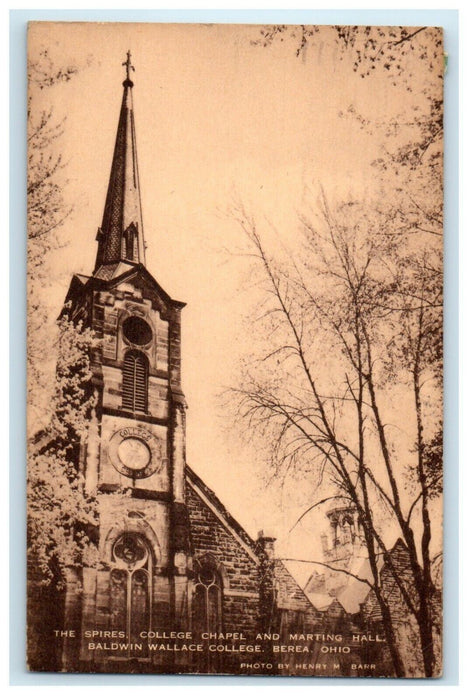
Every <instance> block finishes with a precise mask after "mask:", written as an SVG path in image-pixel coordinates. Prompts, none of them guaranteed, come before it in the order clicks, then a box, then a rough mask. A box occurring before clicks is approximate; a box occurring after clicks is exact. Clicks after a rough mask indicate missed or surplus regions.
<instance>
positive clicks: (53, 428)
mask: <svg viewBox="0 0 468 700" xmlns="http://www.w3.org/2000/svg"><path fill="white" fill-rule="evenodd" d="M77 71H78V68H77V66H74V65H68V66H65V67H57V66H56V65H55V64H54V62H53V61H52V60H51V58H50V56H49V52H48V51H47V50H41V51H39V53H38V54H37V56H36V57H33V58H30V60H29V63H28V81H29V92H28V182H27V205H28V206H27V211H28V268H27V284H28V288H27V293H28V352H27V361H28V423H29V429H30V433H31V436H30V440H29V446H28V458H29V459H28V484H27V488H28V564H29V566H30V567H31V576H32V578H33V579H34V580H35V581H36V582H39V583H41V584H50V583H52V582H53V583H54V584H55V585H57V584H58V585H60V584H61V582H62V581H63V574H64V569H65V568H66V567H67V566H70V565H72V564H73V563H76V562H78V561H80V559H84V561H87V560H88V559H90V558H92V557H93V549H94V545H93V544H92V541H91V535H92V529H93V527H94V525H95V512H94V507H95V504H94V501H93V494H86V493H85V491H84V489H83V478H82V475H81V474H80V471H79V451H80V445H84V444H85V443H86V438H87V432H88V426H89V420H90V417H91V413H92V409H93V406H94V396H93V394H92V391H91V369H90V352H91V351H92V349H93V348H94V347H95V345H96V341H95V338H94V335H93V333H92V332H91V331H90V330H89V329H86V328H84V327H83V326H82V325H81V324H75V323H73V322H72V321H71V320H70V319H69V318H68V316H67V315H63V316H62V317H61V319H60V321H59V329H58V331H59V333H58V338H57V335H56V334H54V333H51V332H50V326H49V317H50V309H49V308H48V306H47V301H48V297H49V294H50V286H51V283H52V281H53V275H52V272H51V266H50V263H49V260H50V253H51V252H52V251H53V250H56V249H57V248H58V247H62V246H63V245H64V242H63V240H62V238H61V227H62V225H63V224H64V222H65V221H66V220H67V218H68V217H69V215H70V213H71V207H70V206H68V204H67V202H66V197H65V194H64V189H65V186H66V177H65V165H66V163H65V160H64V158H63V155H62V153H61V148H60V145H61V137H62V135H63V130H64V127H65V120H64V119H63V118H60V117H57V116H56V114H55V112H54V109H53V107H52V106H47V103H48V102H49V100H48V99H47V96H48V94H49V91H50V90H51V89H52V88H53V87H54V86H56V85H58V84H59V83H62V82H67V81H69V80H71V78H72V77H73V76H74V75H75V74H76V72H77ZM50 102H52V98H51V100H50ZM44 105H46V106H44ZM54 355H55V356H56V357H57V365H56V370H57V371H56V378H57V382H56V385H55V387H54V386H53V385H51V384H50V381H49V373H48V372H46V371H45V366H46V364H47V362H49V360H50V358H53V357H54ZM38 425H39V426H41V428H42V429H41V430H38Z"/></svg>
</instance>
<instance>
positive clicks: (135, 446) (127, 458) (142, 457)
mask: <svg viewBox="0 0 468 700" xmlns="http://www.w3.org/2000/svg"><path fill="white" fill-rule="evenodd" d="M117 454H118V455H119V458H120V461H121V462H122V463H123V464H124V465H125V466H126V467H128V468H129V469H132V470H134V471H139V470H140V469H144V468H145V467H147V466H148V464H149V462H150V460H151V452H150V450H149V447H148V445H147V444H146V443H145V442H143V440H140V438H125V440H122V442H121V443H120V445H119V446H118V448H117Z"/></svg>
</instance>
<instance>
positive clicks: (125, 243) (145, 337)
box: [64, 53, 190, 671]
mask: <svg viewBox="0 0 468 700" xmlns="http://www.w3.org/2000/svg"><path fill="white" fill-rule="evenodd" d="M124 65H125V67H126V73H127V75H126V79H125V80H124V82H123V98H122V105H121V109H120V116H119V121H118V126H117V136H116V141H115V148H114V154H113V159H112V165H111V171H110V177H109V185H108V190H107V197H106V202H105V207H104V215H103V219H102V224H101V226H100V228H99V229H98V233H97V241H98V250H97V256H96V265H95V268H94V271H93V274H92V276H90V277H87V276H84V275H75V276H74V277H73V279H72V282H71V285H70V288H69V292H68V295H67V298H66V306H67V309H68V313H69V315H70V317H71V319H72V320H75V321H77V320H82V321H83V322H84V323H85V324H86V325H88V326H90V327H91V328H92V329H93V330H94V331H95V334H96V336H97V337H98V338H99V339H100V340H101V344H100V349H99V350H98V351H97V352H96V353H95V355H94V357H93V363H92V369H93V378H92V382H93V386H94V391H95V394H96V399H97V405H96V408H95V412H94V415H93V417H92V421H91V426H90V432H89V439H88V442H87V444H86V445H85V446H83V448H82V449H81V457H80V460H81V465H80V467H81V470H82V473H83V476H84V481H85V485H86V490H87V492H88V493H91V494H96V499H97V508H98V521H99V524H98V535H97V538H96V540H97V543H98V547H99V562H98V564H97V566H96V565H89V566H84V567H83V569H82V571H79V572H71V573H70V577H69V581H68V585H67V592H66V614H65V621H66V627H68V628H74V629H79V630H81V634H80V635H78V636H79V640H66V644H65V646H64V655H65V658H64V665H65V667H66V668H70V666H73V664H75V667H77V668H80V669H85V670H86V668H90V669H94V668H98V669H99V668H103V669H105V670H109V669H110V670H111V669H112V664H113V663H115V664H116V665H118V668H119V670H120V671H122V670H123V666H122V665H123V664H125V663H126V662H127V664H128V666H129V668H132V665H133V666H135V664H136V666H140V667H141V665H142V664H144V662H145V661H151V663H152V664H153V665H154V664H157V659H155V658H152V659H151V660H150V659H149V658H146V657H145V654H148V652H145V651H141V650H139V649H138V643H139V642H140V641H141V638H140V633H141V631H142V630H150V629H154V628H156V629H159V630H161V629H170V630H176V629H187V628H188V624H187V621H188V619H189V615H190V601H189V596H188V575H187V572H188V568H189V567H190V546H189V525H188V516H187V510H186V504H185V411H186V403H185V398H184V394H183V391H182V388H181V311H182V308H183V307H184V304H183V303H182V302H180V301H176V300H174V299H172V298H171V297H170V296H169V294H167V292H165V291H164V289H162V288H161V286H160V285H159V284H158V283H157V282H156V280H155V279H154V278H153V277H152V275H151V274H150V273H149V272H148V270H147V269H146V267H145V240H144V231H143V217H142V207H141V199H140V185H139V176H138V163H137V151H136V136H135V119H134V111H133V95H132V92H133V82H132V80H131V78H130V76H131V71H132V70H133V66H132V65H131V62H130V53H129V54H128V56H127V61H126V62H125V64H124ZM86 630H94V631H112V630H118V631H119V632H120V634H121V635H122V632H125V639H123V640H122V639H113V638H112V639H110V640H109V639H107V640H105V641H107V642H109V643H115V644H116V647H117V648H116V651H115V654H114V653H109V651H108V650H107V651H105V653H101V651H100V650H99V648H97V649H94V648H92V645H91V648H90V644H89V639H87V638H86V637H85V636H84V633H85V631H86ZM95 641H99V642H103V641H104V639H103V638H102V637H99V636H98V635H96V640H95ZM122 641H123V642H124V643H125V644H127V645H128V647H129V648H128V649H123V650H122V649H121V648H120V646H121V645H120V642H122ZM125 644H123V646H125ZM78 647H79V648H78ZM77 659H79V662H77Z"/></svg>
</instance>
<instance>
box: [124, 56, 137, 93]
mask: <svg viewBox="0 0 468 700" xmlns="http://www.w3.org/2000/svg"><path fill="white" fill-rule="evenodd" d="M122 65H123V66H125V68H126V70H127V77H126V79H125V81H124V87H125V83H130V85H129V87H133V83H132V81H131V80H130V70H132V71H133V72H135V67H134V66H132V54H131V53H130V49H129V50H128V51H127V60H126V61H124V62H123V63H122Z"/></svg>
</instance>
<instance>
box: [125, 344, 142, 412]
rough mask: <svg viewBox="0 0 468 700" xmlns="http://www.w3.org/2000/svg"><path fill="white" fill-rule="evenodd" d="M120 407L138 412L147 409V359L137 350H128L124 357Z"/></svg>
mask: <svg viewBox="0 0 468 700" xmlns="http://www.w3.org/2000/svg"><path fill="white" fill-rule="evenodd" d="M122 408H127V409H129V410H130V411H135V412H138V413H146V412H147V410H148V360H147V359H146V356H145V355H144V354H143V353H142V352H138V351H137V350H130V351H129V352H127V353H126V355H125V358H124V365H123V373H122Z"/></svg>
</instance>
